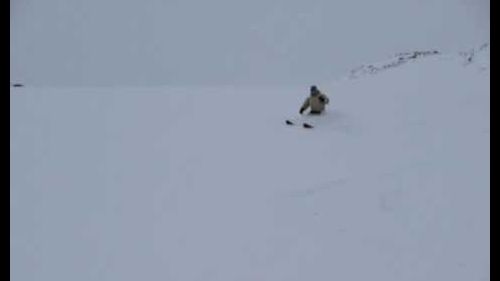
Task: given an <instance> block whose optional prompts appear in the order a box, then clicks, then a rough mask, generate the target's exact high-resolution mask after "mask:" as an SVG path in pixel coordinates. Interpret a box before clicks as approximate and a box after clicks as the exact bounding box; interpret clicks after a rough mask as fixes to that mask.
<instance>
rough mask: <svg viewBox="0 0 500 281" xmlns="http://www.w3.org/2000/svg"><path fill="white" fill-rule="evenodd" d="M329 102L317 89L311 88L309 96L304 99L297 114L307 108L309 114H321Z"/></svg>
mask: <svg viewBox="0 0 500 281" xmlns="http://www.w3.org/2000/svg"><path fill="white" fill-rule="evenodd" d="M329 102H330V100H329V99H328V97H327V96H326V95H325V94H323V93H322V92H320V90H318V87H316V86H314V85H313V86H311V95H310V96H309V97H307V98H306V100H305V101H304V104H302V106H301V107H300V111H299V113H300V114H302V113H303V112H304V111H305V110H306V109H308V108H309V107H310V108H311V110H310V111H309V114H321V113H322V112H323V111H324V110H325V105H327V104H328V103H329Z"/></svg>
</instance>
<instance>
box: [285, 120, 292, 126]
mask: <svg viewBox="0 0 500 281" xmlns="http://www.w3.org/2000/svg"><path fill="white" fill-rule="evenodd" d="M285 123H286V124H287V125H294V123H293V122H292V121H290V120H286V121H285Z"/></svg>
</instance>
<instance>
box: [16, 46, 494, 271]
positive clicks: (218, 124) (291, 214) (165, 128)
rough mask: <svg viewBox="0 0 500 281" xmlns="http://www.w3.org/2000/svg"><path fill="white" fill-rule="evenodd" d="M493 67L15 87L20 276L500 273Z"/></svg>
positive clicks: (428, 63) (444, 63) (457, 59)
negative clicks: (259, 82) (325, 77)
mask: <svg viewBox="0 0 500 281" xmlns="http://www.w3.org/2000/svg"><path fill="white" fill-rule="evenodd" d="M489 82H490V72H489V46H486V47H485V48H482V49H481V50H480V51H477V52H475V56H474V60H473V61H472V62H471V63H468V64H465V63H464V57H463V56H460V55H441V54H440V55H434V56H428V57H423V58H421V59H419V60H413V61H409V62H407V63H405V64H403V65H400V66H399V67H395V68H390V69H387V70H386V71H381V72H378V73H377V74H374V75H368V74H367V75H363V76H360V77H358V78H357V79H341V80H337V81H333V82H331V83H329V84H325V85H318V86H319V88H320V89H322V90H324V92H325V93H326V94H327V95H328V96H329V97H330V100H331V104H330V106H329V107H328V109H327V110H328V111H327V113H326V114H325V115H324V116H320V117H314V118H313V117H299V116H298V109H299V106H300V104H301V103H302V101H303V99H304V98H305V96H306V95H307V90H308V88H307V87H308V86H305V87H302V88H294V87H290V88H264V89H261V88H250V87H246V88H238V87H214V88H193V87H186V88H173V87H162V88H82V89H74V88H33V87H29V86H27V87H23V88H11V94H10V98H11V103H10V110H11V113H10V114H11V121H10V122H11V129H10V130H11V131H10V133H11V136H10V146H11V148H10V149H11V152H10V153H11V157H10V158H11V160H10V166H11V172H10V176H11V186H10V192H11V195H10V204H11V207H10V210H11V215H10V217H11V222H10V224H11V225H10V226H11V230H10V237H11V238H10V264H11V265H10V269H11V279H10V280H12V281H17V280H23V281H30V280H42V281H45V280H47V281H49V280H50V281H57V280H61V281H62V280H73V281H79V280H81V281H88V280H116V281H118V280H120V281H124V280H134V281H135V280H175V281H188V280H189V281H190V280H217V281H224V280H228V281H234V280H241V281H244V280H249V281H250V280H270V281H271V280H273V281H277V280H287V281H291V280H297V281H298V280H343V281H349V280H353V281H354V280H384V281H392V280H394V281H402V280H426V281H434V280H435V281H442V280H457V281H460V280H464V281H471V280H489V279H490V277H489V276H490V275H489V270H490V250H489V245H490V234H489V229H490V213H489V211H490V203H489V202H490V201H489V199H490V181H489V178H490V164H489V163H490V157H489V152H490V141H489V138H490V121H489V117H490V88H489ZM286 118H294V119H295V120H299V121H300V120H301V118H302V119H304V120H308V121H310V122H311V123H313V124H315V125H316V127H315V128H314V129H312V130H306V129H303V128H301V127H298V126H295V127H291V126H286V125H285V124H284V121H285V119H286Z"/></svg>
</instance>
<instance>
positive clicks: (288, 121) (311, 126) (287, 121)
mask: <svg viewBox="0 0 500 281" xmlns="http://www.w3.org/2000/svg"><path fill="white" fill-rule="evenodd" d="M285 123H286V124H287V125H289V126H295V125H296V124H295V122H293V121H291V120H289V119H287V120H286V121H285ZM302 127H304V128H306V129H312V128H314V126H313V125H311V124H309V123H307V122H303V123H302Z"/></svg>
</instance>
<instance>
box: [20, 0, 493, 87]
mask: <svg viewBox="0 0 500 281" xmlns="http://www.w3.org/2000/svg"><path fill="white" fill-rule="evenodd" d="M10 3H11V10H10V17H11V18H10V24H11V27H10V31H11V34H10V51H11V53H10V70H11V71H10V72H11V73H10V74H11V81H12V82H21V83H24V84H29V85H35V86H157V85H176V86H183V85H184V86H185V85H199V86H203V85H228V84H231V85H270V84H275V85H290V84H302V83H305V84H307V85H309V84H311V83H321V82H327V81H331V80H333V79H335V78H336V77H337V76H339V75H342V74H344V73H345V72H347V71H349V70H350V69H351V68H353V67H356V66H358V65H359V64H363V63H366V62H372V61H374V60H375V61H376V60H380V59H385V58H387V56H389V55H391V54H394V53H397V52H403V51H411V50H423V49H439V50H441V51H445V52H446V51H452V52H453V51H460V50H463V49H469V48H473V47H477V46H478V45H480V44H482V43H485V42H489V31H490V29H489V22H490V17H489V15H490V8H489V6H490V5H489V1H488V0H474V1H473V0H377V1H374V0H211V1H206V0H191V1H190V0H163V1H162V0H141V1H137V0H44V1H37V0H10Z"/></svg>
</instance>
